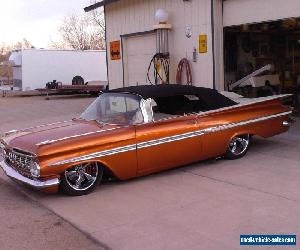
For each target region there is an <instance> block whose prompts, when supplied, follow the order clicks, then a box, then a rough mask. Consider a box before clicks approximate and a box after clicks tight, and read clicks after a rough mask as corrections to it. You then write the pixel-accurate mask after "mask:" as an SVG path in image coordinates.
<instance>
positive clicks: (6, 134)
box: [4, 120, 72, 136]
mask: <svg viewBox="0 0 300 250" xmlns="http://www.w3.org/2000/svg"><path fill="white" fill-rule="evenodd" d="M71 121H72V120H68V121H62V122H54V123H48V124H42V125H38V126H33V127H28V128H23V129H18V130H17V129H14V130H10V131H8V132H5V133H4V136H8V135H11V134H15V133H18V132H24V131H27V130H30V129H35V128H42V127H47V126H52V125H57V124H60V123H67V122H71Z"/></svg>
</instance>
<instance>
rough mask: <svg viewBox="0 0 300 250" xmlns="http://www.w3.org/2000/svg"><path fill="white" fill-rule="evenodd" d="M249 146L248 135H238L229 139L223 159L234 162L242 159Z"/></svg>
mask: <svg viewBox="0 0 300 250" xmlns="http://www.w3.org/2000/svg"><path fill="white" fill-rule="evenodd" d="M249 145H250V135H249V134H247V135H238V136H235V137H233V138H232V139H231V141H230V143H229V145H228V148H227V151H226V153H225V158H226V159H229V160H235V159H239V158H242V157H243V156H244V155H245V154H246V153H247V151H248V148H249Z"/></svg>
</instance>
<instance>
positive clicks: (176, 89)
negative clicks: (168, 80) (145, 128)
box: [109, 84, 237, 110]
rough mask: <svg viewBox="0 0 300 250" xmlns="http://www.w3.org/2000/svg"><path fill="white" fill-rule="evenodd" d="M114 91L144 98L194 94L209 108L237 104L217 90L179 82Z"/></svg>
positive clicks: (114, 90)
mask: <svg viewBox="0 0 300 250" xmlns="http://www.w3.org/2000/svg"><path fill="white" fill-rule="evenodd" d="M109 92H113V93H133V94H138V95H140V96H142V97H143V98H144V99H147V98H153V99H154V100H156V99H157V98H164V97H175V96H185V95H194V96H197V97H198V98H199V99H201V100H202V102H203V103H205V104H206V106H207V108H208V110H211V109H219V108H223V107H229V106H233V105H236V104H237V103H235V102H234V101H232V100H231V99H229V98H227V97H225V96H223V95H222V94H220V93H219V92H218V91H217V90H214V89H209V88H203V87H195V86H190V85H179V84H160V85H140V86H130V87H124V88H119V89H113V90H110V91H109Z"/></svg>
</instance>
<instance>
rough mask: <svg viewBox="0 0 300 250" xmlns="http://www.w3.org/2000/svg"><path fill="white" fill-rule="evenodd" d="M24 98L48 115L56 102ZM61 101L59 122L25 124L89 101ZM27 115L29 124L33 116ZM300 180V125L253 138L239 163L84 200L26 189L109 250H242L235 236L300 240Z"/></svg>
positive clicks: (155, 178)
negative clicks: (291, 236)
mask: <svg viewBox="0 0 300 250" xmlns="http://www.w3.org/2000/svg"><path fill="white" fill-rule="evenodd" d="M29 99H30V100H31V101H30V102H31V104H30V105H33V103H34V102H35V101H36V102H38V103H39V105H40V107H39V108H40V109H43V106H45V110H48V106H49V105H51V103H52V104H53V105H56V104H55V103H56V101H57V100H51V101H41V100H40V99H39V98H38V97H34V98H29V97H28V100H29ZM23 100H25V99H23ZM26 100H27V99H26ZM58 101H60V102H61V103H63V104H64V105H63V106H62V107H61V108H60V110H57V111H58V113H59V114H58V115H57V116H55V112H53V113H54V115H52V116H51V117H50V116H48V115H47V113H46V112H41V113H40V118H39V116H38V115H37V114H34V119H32V120H28V121H27V125H29V123H30V125H34V124H38V123H39V122H40V121H43V122H45V121H47V122H48V121H49V122H52V121H57V118H58V117H59V118H61V117H62V116H63V114H62V113H67V116H71V115H75V114H76V113H78V112H80V111H81V109H82V108H83V106H84V104H87V103H90V102H91V101H92V99H90V98H85V99H82V98H81V99H74V100H73V99H72V100H70V99H68V98H67V99H59V100H58ZM5 102H10V101H9V100H8V99H7V101H5ZM22 103H23V102H22ZM0 104H1V102H0ZM14 105H15V107H16V106H18V105H16V104H14ZM30 105H29V106H30ZM76 105H77V109H75V108H74V106H76ZM18 109H19V110H20V111H21V110H22V107H19V108H18ZM8 110H10V109H9V108H8ZM0 111H1V110H0ZM17 113H18V112H17V111H14V117H11V118H10V122H9V124H8V123H5V122H4V124H5V128H6V129H13V128H18V127H20V126H21V123H22V121H20V120H19V118H18V116H17ZM27 114H28V118H29V119H30V116H31V113H30V112H28V113H27ZM51 114H52V113H51ZM2 115H3V111H1V116H2ZM8 127H9V128H8ZM1 130H2V126H1ZM0 176H1V178H4V179H5V180H7V179H6V177H5V176H4V175H3V174H1V175H0ZM299 176H300V120H299V122H298V124H296V125H294V127H293V128H292V129H291V130H290V131H289V132H288V133H285V134H283V135H279V136H276V137H273V138H270V139H267V140H266V139H259V138H255V139H254V140H253V143H252V147H251V149H250V151H249V152H248V154H247V155H246V156H245V157H244V158H243V159H240V160H235V161H226V160H217V161H214V160H212V161H204V162H200V163H197V164H193V165H189V166H185V167H181V168H177V169H174V170H170V171H166V172H163V173H159V174H155V175H150V176H147V177H143V178H139V179H135V180H130V181H125V182H118V181H115V182H109V183H104V184H103V185H101V186H99V187H98V188H97V189H96V191H95V192H94V193H92V194H90V195H88V196H84V197H66V196H63V195H59V194H56V195H45V194H42V193H38V192H32V191H30V190H28V189H26V188H24V190H25V192H26V194H28V195H29V196H30V197H31V198H32V199H35V200H36V201H38V202H40V203H41V204H43V205H44V206H46V207H47V208H49V209H50V210H51V211H54V212H55V213H56V214H58V215H59V216H61V217H63V218H65V219H66V220H67V221H69V222H70V223H71V224H73V225H75V226H76V227H78V228H79V229H80V230H82V231H84V232H85V233H87V234H88V235H89V236H91V237H93V238H94V239H96V240H97V241H99V242H101V244H102V246H106V247H107V248H110V249H172V250H173V249H206V250H207V249H241V247H240V245H239V236H240V234H296V235H297V236H298V238H299V237H300V179H299ZM7 181H8V180H7ZM298 240H299V239H298ZM242 249H247V247H242ZM249 249H253V248H249ZM263 249H268V248H266V247H264V248H263ZM269 249H273V248H269Z"/></svg>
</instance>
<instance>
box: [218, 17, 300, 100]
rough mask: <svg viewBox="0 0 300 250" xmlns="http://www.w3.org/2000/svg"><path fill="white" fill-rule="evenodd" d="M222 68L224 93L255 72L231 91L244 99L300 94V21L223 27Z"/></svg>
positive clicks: (291, 19)
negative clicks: (255, 72)
mask: <svg viewBox="0 0 300 250" xmlns="http://www.w3.org/2000/svg"><path fill="white" fill-rule="evenodd" d="M224 64H225V88H226V89H231V86H232V84H233V83H235V82H237V81H238V80H240V79H242V78H244V77H246V76H247V75H249V74H251V73H253V72H254V71H257V70H258V71H257V74H254V75H253V76H252V77H250V78H249V79H246V81H244V82H243V83H242V84H239V85H238V86H236V87H235V88H233V91H235V92H238V93H240V94H242V95H244V96H246V97H257V96H268V95H272V94H281V93H295V94H297V93H299V89H300V84H299V83H300V19H299V18H288V19H283V20H277V21H273V22H263V23H255V24H245V25H238V26H231V27H225V28H224ZM267 65H269V67H265V66H267ZM263 67H265V68H267V70H261V72H260V71H259V69H261V68H263ZM246 78H247V77H246ZM294 101H295V102H298V99H295V100H294Z"/></svg>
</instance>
